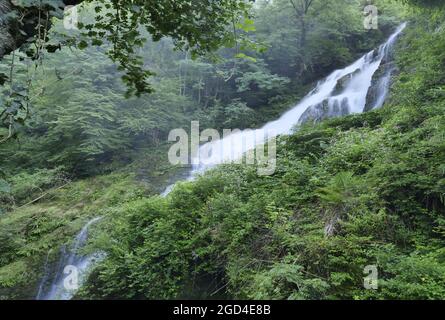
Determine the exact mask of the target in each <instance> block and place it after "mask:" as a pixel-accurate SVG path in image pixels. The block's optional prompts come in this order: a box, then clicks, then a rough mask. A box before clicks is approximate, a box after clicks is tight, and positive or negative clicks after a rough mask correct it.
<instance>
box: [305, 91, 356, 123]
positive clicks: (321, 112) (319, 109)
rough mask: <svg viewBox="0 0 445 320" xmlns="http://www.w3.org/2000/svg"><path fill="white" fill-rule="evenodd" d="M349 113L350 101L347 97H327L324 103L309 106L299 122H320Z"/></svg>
mask: <svg viewBox="0 0 445 320" xmlns="http://www.w3.org/2000/svg"><path fill="white" fill-rule="evenodd" d="M348 114H349V103H348V99H347V98H346V97H343V98H340V97H339V98H338V99H332V98H331V99H326V100H324V101H323V102H322V103H320V104H317V105H315V106H312V107H310V108H308V109H307V110H306V111H305V112H304V113H303V114H302V115H301V117H300V120H299V121H298V123H299V124H304V123H307V122H314V123H317V122H320V121H322V120H324V119H327V118H335V117H341V116H345V115H348Z"/></svg>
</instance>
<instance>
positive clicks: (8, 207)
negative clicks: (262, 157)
mask: <svg viewBox="0 0 445 320" xmlns="http://www.w3.org/2000/svg"><path fill="white" fill-rule="evenodd" d="M400 2H406V1H400ZM408 2H410V5H419V4H423V5H424V4H425V3H426V4H427V5H428V6H432V5H434V4H435V3H434V2H432V1H431V2H429V1H426V2H425V1H423V3H422V1H408ZM299 3H300V2H299V1H296V0H295V1H293V2H292V1H287V0H279V1H274V2H273V3H269V2H268V1H261V2H259V3H258V4H257V5H255V8H254V9H253V10H252V11H251V12H250V13H249V15H250V17H249V18H248V19H246V20H243V22H242V23H241V24H240V25H239V26H238V27H239V28H238V31H237V32H238V33H239V34H242V35H243V37H246V38H248V39H249V43H250V45H252V43H255V44H256V45H255V47H254V48H252V46H249V48H247V47H246V48H241V47H239V46H238V47H237V46H235V48H228V49H223V50H220V51H219V52H218V56H217V57H216V56H214V55H213V54H212V55H211V56H209V55H207V56H201V57H200V58H198V59H191V58H192V53H193V52H192V50H185V51H174V50H173V49H174V47H175V42H174V41H173V40H172V39H169V38H165V39H162V40H160V41H152V40H148V42H147V43H146V44H145V45H144V49H143V50H141V51H140V54H141V55H142V58H143V61H144V64H145V65H146V66H148V67H149V69H150V70H151V71H153V72H155V73H156V76H153V77H152V82H151V85H150V87H151V88H153V89H154V90H155V91H154V92H153V93H152V94H151V95H148V96H147V95H142V96H140V97H137V96H133V97H129V98H126V97H125V93H126V91H127V88H126V87H125V84H124V83H122V81H121V80H120V76H121V75H122V71H120V70H118V66H116V65H113V64H112V63H111V62H110V61H108V60H106V56H107V52H108V54H109V51H108V50H110V48H109V47H107V46H111V44H110V43H105V45H104V46H103V47H88V48H84V49H83V50H79V49H73V48H68V47H64V48H62V49H61V50H60V51H58V52H56V53H52V54H48V56H47V57H45V59H44V60H43V61H42V65H41V66H40V67H39V68H37V69H36V71H35V70H34V69H33V68H30V67H33V66H34V64H33V62H32V60H28V59H29V58H27V57H26V54H24V53H20V52H15V53H14V54H11V55H9V56H6V57H5V58H4V59H3V61H2V64H1V65H0V68H2V70H0V72H3V73H7V72H8V70H10V68H11V62H12V61H13V59H15V60H14V73H15V74H14V78H13V79H14V83H13V85H14V88H15V89H14V90H16V91H18V88H22V90H21V91H23V90H28V91H29V92H27V93H26V96H32V97H33V98H32V99H33V100H32V110H31V115H30V116H29V118H28V119H27V122H26V124H25V123H23V124H21V125H17V127H16V128H15V130H16V138H17V139H16V140H9V141H7V142H6V143H3V144H1V145H0V149H1V154H0V159H1V161H2V165H1V168H0V169H1V172H2V176H1V177H0V201H1V202H0V210H1V213H0V214H1V215H2V216H0V296H1V298H6V299H11V298H23V297H25V298H33V297H34V295H35V289H36V287H37V282H38V280H39V278H40V277H41V274H42V267H43V264H44V261H45V259H46V258H47V257H49V258H50V260H52V261H55V260H56V259H57V257H58V253H59V251H58V250H59V247H60V245H61V244H64V243H69V242H70V241H72V238H73V235H74V234H75V233H76V232H77V231H78V230H79V229H80V228H81V226H82V225H83V223H85V221H86V220H87V219H88V218H91V217H94V216H99V215H102V216H105V217H106V219H104V220H103V221H102V222H101V223H100V225H99V228H98V230H96V233H94V234H93V237H92V238H91V241H90V246H89V247H88V248H86V249H85V250H86V251H88V250H92V251H94V250H96V248H100V250H105V251H106V252H107V258H106V259H105V260H104V261H103V262H102V263H100V264H99V266H98V267H97V268H96V269H95V270H94V271H93V273H92V274H91V276H90V277H89V280H88V283H87V284H86V285H85V286H84V287H83V288H82V290H81V291H80V292H79V293H78V297H79V298H86V299H88V298H100V299H113V298H127V299H134V298H178V297H183V298H192V297H193V298H247V299H418V298H420V299H443V298H445V251H444V247H445V246H444V241H445V239H444V237H445V220H444V214H445V167H444V163H445V161H444V160H445V145H444V143H445V139H444V138H445V117H444V105H445V95H444V88H445V87H444V86H445V72H444V70H445V54H444V52H445V50H444V49H445V29H444V28H445V25H444V23H443V19H444V18H445V13H444V12H443V10H442V9H441V8H438V7H437V6H434V9H427V10H425V9H424V8H420V9H419V8H415V7H405V6H402V5H400V4H398V1H395V2H394V1H380V2H379V3H378V5H379V8H380V10H381V19H380V28H379V30H369V31H367V30H365V29H364V28H363V22H362V20H363V17H362V13H361V12H362V11H361V8H362V5H363V4H364V3H360V1H348V0H341V1H312V2H310V3H311V6H310V7H307V8H304V7H303V9H298V7H297V6H295V4H299ZM303 3H304V1H302V2H301V4H303ZM421 7H423V6H421ZM413 8H414V9H413ZM84 10H85V12H86V14H90V13H89V12H90V11H89V10H91V7H88V6H87V7H86V8H85V9H84ZM402 14H403V15H404V17H403V18H404V19H409V20H410V23H409V26H408V28H407V29H406V32H405V35H404V37H403V38H402V39H401V40H400V43H399V44H398V45H397V50H396V54H395V57H396V63H397V66H398V70H399V73H398V75H397V77H396V79H395V82H394V84H393V86H392V88H391V98H390V101H388V102H387V104H386V105H385V106H384V107H383V108H382V109H379V110H374V111H371V112H367V113H364V114H360V115H354V116H348V117H345V118H337V119H331V120H326V121H323V122H322V123H319V124H317V125H312V124H311V125H309V124H308V125H305V126H303V127H301V128H298V131H296V132H295V133H294V134H293V135H291V136H289V137H281V138H280V141H279V142H280V143H279V147H278V152H277V155H278V159H277V161H278V162H277V171H276V173H275V174H274V175H272V176H267V177H260V176H258V175H257V174H256V168H255V167H252V166H244V165H223V166H220V167H218V168H216V169H214V170H212V171H210V172H208V173H206V174H204V175H203V176H202V177H200V178H199V179H197V180H196V181H194V182H184V183H180V184H179V185H178V186H177V187H176V188H175V189H174V191H173V192H172V193H171V194H170V195H169V196H168V197H166V198H162V197H159V196H156V195H155V194H156V193H158V192H159V191H160V190H162V188H163V187H165V185H166V184H167V182H168V181H169V180H172V179H175V177H176V178H177V177H180V176H181V174H182V172H183V171H184V169H183V168H178V167H172V166H171V165H169V164H168V162H167V152H166V150H167V147H168V145H167V144H166V143H165V141H166V136H167V134H168V132H169V131H170V130H171V129H172V128H176V127H186V126H188V124H189V122H190V120H200V121H201V125H202V127H214V128H217V129H222V128H236V127H237V128H248V127H257V126H259V125H261V124H262V123H264V122H266V121H267V120H270V119H272V118H275V117H276V116H277V115H278V114H280V113H281V112H282V111H283V110H285V109H286V108H287V107H289V106H290V104H291V103H293V102H295V101H296V100H297V99H298V98H300V97H301V96H302V95H303V94H304V93H305V92H307V90H308V89H309V88H310V87H311V86H312V84H313V83H314V82H315V81H316V80H318V79H320V78H322V77H323V76H325V75H327V74H329V73H330V72H331V71H332V70H334V69H338V68H341V67H343V66H345V65H346V64H348V63H350V62H351V61H353V60H354V59H355V58H357V57H359V56H360V55H362V54H363V53H365V52H367V51H368V50H369V49H371V48H375V47H376V46H377V45H378V44H379V43H381V42H382V41H383V39H384V38H385V37H386V36H387V35H388V34H389V33H390V32H391V31H392V30H393V29H394V27H395V26H396V24H397V23H399V22H400V20H401V18H402V17H401V15H402ZM250 19H253V20H254V21H255V24H252V20H250ZM62 32H63V30H62V28H61V26H60V22H56V21H55V22H54V26H53V28H52V29H51V33H50V35H49V37H50V39H59V37H60V36H61V35H60V33H62ZM145 36H147V34H145ZM108 40H110V39H108ZM154 40H158V39H154ZM18 58H20V59H18ZM30 69H32V70H30ZM30 76H31V78H32V80H33V82H32V83H33V85H32V86H30V87H29V86H27V84H28V83H29V79H30ZM6 85H7V84H6ZM11 86H12V83H11ZM9 89H10V88H8V87H6V88H5V90H9ZM21 91H20V92H21ZM4 96H5V95H4ZM3 99H6V98H5V97H3ZM5 130H6V129H5ZM367 265H377V266H378V270H379V289H378V290H365V289H364V288H363V277H364V276H365V275H366V274H364V273H363V270H364V267H365V266H367Z"/></svg>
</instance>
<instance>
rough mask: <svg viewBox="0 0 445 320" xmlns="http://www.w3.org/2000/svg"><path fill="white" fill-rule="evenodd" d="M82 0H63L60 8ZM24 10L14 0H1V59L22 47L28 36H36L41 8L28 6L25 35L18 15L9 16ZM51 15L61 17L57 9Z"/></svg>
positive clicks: (24, 27) (24, 28)
mask: <svg viewBox="0 0 445 320" xmlns="http://www.w3.org/2000/svg"><path fill="white" fill-rule="evenodd" d="M81 2H82V0H63V3H62V4H61V6H60V9H61V10H63V9H64V8H65V7H66V6H68V5H77V4H79V3H81ZM20 12H24V9H23V8H20V7H18V6H16V5H14V4H13V1H12V0H0V60H1V59H2V58H3V57H4V56H5V55H7V54H9V53H10V52H11V51H13V50H15V49H17V48H20V46H21V45H22V44H24V43H25V42H26V40H27V38H29V37H32V36H34V34H33V32H35V29H36V26H37V24H38V16H39V8H38V7H37V6H36V7H29V8H26V18H27V19H26V20H24V21H26V22H25V25H24V26H23V27H21V28H20V29H21V30H22V31H24V32H26V33H27V34H26V35H23V34H22V33H21V32H20V31H19V21H18V19H19V18H20V17H19V16H18V15H17V16H14V17H13V18H12V17H8V15H10V14H12V13H20ZM50 16H51V17H56V16H57V17H60V14H58V13H57V12H55V11H51V12H50Z"/></svg>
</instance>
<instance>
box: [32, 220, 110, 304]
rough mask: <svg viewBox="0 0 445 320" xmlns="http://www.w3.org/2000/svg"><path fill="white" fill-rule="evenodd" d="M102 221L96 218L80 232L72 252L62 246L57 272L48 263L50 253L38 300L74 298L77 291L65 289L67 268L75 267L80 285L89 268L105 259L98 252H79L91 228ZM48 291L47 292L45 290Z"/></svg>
mask: <svg viewBox="0 0 445 320" xmlns="http://www.w3.org/2000/svg"><path fill="white" fill-rule="evenodd" d="M100 219H102V217H96V218H93V219H91V220H89V221H88V222H87V223H86V224H85V225H84V226H83V228H82V229H81V230H80V232H79V233H78V234H77V235H76V238H75V239H74V243H73V245H72V247H71V249H70V250H66V246H62V247H61V249H60V258H59V261H58V263H57V265H56V267H55V270H51V268H50V267H49V263H48V257H49V253H48V255H47V257H46V262H45V267H44V275H43V277H42V280H41V281H40V284H39V290H38V293H37V296H36V300H69V299H71V298H72V297H73V295H74V293H75V291H76V290H75V289H70V288H66V287H65V279H66V277H67V276H68V275H67V274H66V273H65V270H66V269H65V268H66V267H67V266H73V267H75V269H76V270H77V277H78V282H79V285H80V284H81V283H82V280H84V278H85V276H86V274H87V271H88V269H89V267H90V266H91V265H92V264H93V263H94V262H97V261H99V260H101V259H103V253H102V252H96V253H94V254H91V255H86V256H85V255H82V254H80V253H79V250H80V249H82V248H83V247H84V246H85V244H86V243H87V240H88V229H89V227H90V226H91V225H92V224H94V223H96V222H97V221H99V220H100ZM51 274H53V275H54V276H53V278H52V281H51V284H50V285H49V286H48V281H49V279H50V277H51ZM45 289H46V290H45Z"/></svg>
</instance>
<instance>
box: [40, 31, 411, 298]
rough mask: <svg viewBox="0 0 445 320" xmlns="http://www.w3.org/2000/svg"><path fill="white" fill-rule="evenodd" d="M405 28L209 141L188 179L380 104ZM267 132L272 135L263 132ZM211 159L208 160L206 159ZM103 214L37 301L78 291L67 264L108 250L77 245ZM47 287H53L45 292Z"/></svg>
mask: <svg viewBox="0 0 445 320" xmlns="http://www.w3.org/2000/svg"><path fill="white" fill-rule="evenodd" d="M405 27H406V24H402V25H401V26H399V27H398V28H397V30H396V31H395V32H394V33H393V34H392V35H391V36H390V37H389V39H388V40H387V42H386V43H384V44H383V45H382V46H380V48H379V49H378V51H374V50H373V51H371V52H369V53H368V54H366V55H364V56H363V57H361V58H360V59H358V60H357V61H356V62H354V63H353V64H351V65H350V66H348V67H346V68H344V69H341V70H337V71H334V72H333V73H332V74H331V75H329V76H328V77H327V78H326V79H325V80H324V81H321V82H319V83H318V84H317V86H316V87H315V89H313V90H312V91H311V92H310V93H309V94H308V95H307V96H306V97H305V98H303V100H302V101H301V102H300V103H298V104H297V105H296V106H295V107H293V108H292V109H290V110H289V111H287V112H286V113H284V114H283V115H282V116H281V117H280V118H279V119H278V120H275V121H271V122H269V123H267V124H266V125H265V126H263V128H261V129H257V130H244V131H238V132H236V133H233V134H231V135H229V136H227V137H224V138H223V139H221V140H215V141H212V142H209V143H206V144H204V145H203V146H201V147H200V148H199V150H198V154H197V155H196V156H195V158H194V161H193V162H195V163H198V164H195V165H194V166H193V168H192V170H191V171H190V174H189V177H188V178H187V179H186V180H193V179H194V177H195V176H196V174H198V173H200V172H203V171H205V170H207V169H209V168H211V167H214V166H216V165H218V164H221V163H225V162H230V161H235V160H237V159H239V158H240V157H242V155H243V154H244V153H245V152H247V151H250V150H252V149H254V148H255V147H256V146H258V145H261V144H264V143H265V142H266V140H267V139H270V138H272V137H273V136H277V135H287V134H290V133H291V132H292V130H293V128H294V127H295V126H296V125H298V124H300V123H303V122H306V121H311V120H312V121H319V120H321V119H324V118H328V117H336V116H342V115H347V114H351V113H361V112H363V111H365V107H368V106H367V105H368V104H370V103H371V104H372V105H371V106H369V107H368V109H369V110H370V109H373V108H378V107H381V106H382V105H383V103H384V101H385V99H386V96H387V94H388V91H389V84H390V77H391V72H392V69H388V70H386V72H384V74H383V75H382V76H381V77H379V79H377V84H376V86H375V91H376V92H375V99H374V101H372V102H370V101H368V100H369V97H368V93H369V90H370V88H371V86H372V82H373V77H374V75H375V73H376V71H377V70H378V69H379V68H380V67H381V64H382V61H383V60H384V59H388V55H389V53H390V50H391V48H392V46H393V44H394V42H395V40H396V39H397V37H398V36H399V35H400V33H401V32H402V31H403V29H404V28H405ZM265 132H267V133H268V134H264V133H265ZM202 158H206V160H205V163H203V161H201V159H202ZM173 187H174V184H171V185H169V186H168V187H167V188H166V189H165V191H164V192H163V193H162V194H161V196H163V197H165V196H167V195H168V194H169V193H170V192H171V191H172V189H173ZM99 219H101V218H100V217H99V218H94V219H92V220H90V221H88V223H87V224H86V225H85V226H84V227H83V228H82V230H81V231H80V232H79V234H78V235H77V236H76V239H75V243H74V245H73V247H72V249H71V250H68V251H67V250H66V248H65V247H62V249H61V257H60V260H59V263H58V265H57V266H56V271H55V276H54V278H53V281H52V283H51V285H50V286H49V287H48V285H47V282H48V280H49V277H50V268H49V264H48V257H47V260H46V263H45V274H44V276H43V278H42V280H41V283H40V285H39V290H38V294H37V297H36V299H38V300H55V299H60V300H64V299H65V300H68V299H71V298H72V296H73V294H74V292H73V291H70V290H67V289H66V288H65V287H64V280H65V275H64V268H65V267H66V266H67V265H73V266H75V267H76V268H77V270H78V271H79V274H80V279H79V280H80V282H81V280H82V275H85V273H86V272H87V270H88V268H89V267H91V265H92V264H93V263H94V262H95V261H97V260H100V259H102V258H103V253H100V252H98V253H96V254H93V255H89V256H82V255H79V253H78V250H79V249H80V248H82V247H83V246H84V245H85V243H86V241H87V236H88V228H89V227H90V226H91V225H92V224H93V223H95V222H97V221H98V220H99ZM45 288H47V289H48V290H47V291H45Z"/></svg>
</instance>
